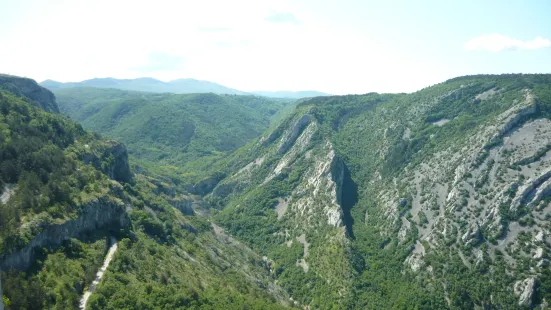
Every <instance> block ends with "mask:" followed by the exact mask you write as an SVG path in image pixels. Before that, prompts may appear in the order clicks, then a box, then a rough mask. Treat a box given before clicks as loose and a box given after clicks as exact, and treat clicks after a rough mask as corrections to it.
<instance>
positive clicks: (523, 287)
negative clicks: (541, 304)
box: [514, 278, 536, 307]
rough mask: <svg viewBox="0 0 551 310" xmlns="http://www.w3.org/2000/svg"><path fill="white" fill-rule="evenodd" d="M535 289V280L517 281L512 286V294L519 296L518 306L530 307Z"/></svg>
mask: <svg viewBox="0 0 551 310" xmlns="http://www.w3.org/2000/svg"><path fill="white" fill-rule="evenodd" d="M535 288H536V279H534V278H528V279H525V280H524V281H517V282H515V285H514V292H515V295H516V296H519V299H518V304H519V306H526V307H530V306H531V305H532V296H533V295H534V290H535Z"/></svg>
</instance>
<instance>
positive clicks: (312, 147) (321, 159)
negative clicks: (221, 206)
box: [210, 111, 351, 294]
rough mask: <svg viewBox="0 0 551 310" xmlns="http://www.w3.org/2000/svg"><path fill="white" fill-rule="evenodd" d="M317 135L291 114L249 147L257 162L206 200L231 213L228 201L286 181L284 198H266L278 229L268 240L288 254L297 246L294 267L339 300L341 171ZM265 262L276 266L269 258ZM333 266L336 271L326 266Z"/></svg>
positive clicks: (344, 279)
mask: <svg viewBox="0 0 551 310" xmlns="http://www.w3.org/2000/svg"><path fill="white" fill-rule="evenodd" d="M319 130H320V125H319V123H318V122H317V121H316V119H315V118H314V117H313V116H312V115H310V114H308V112H307V111H304V112H302V113H297V114H296V115H295V116H294V117H293V118H292V119H291V120H290V121H288V122H287V123H285V124H284V125H282V126H281V127H280V128H276V129H275V130H274V131H273V132H272V133H269V134H268V135H267V136H266V137H261V138H260V139H259V141H258V142H257V144H256V146H255V148H257V151H256V152H255V156H257V158H254V159H252V160H251V161H250V162H243V164H242V167H240V168H239V169H238V171H236V173H234V174H233V175H230V176H229V177H227V178H226V179H224V180H222V181H221V182H220V183H219V184H218V185H217V186H216V187H215V188H214V190H213V192H212V193H211V195H210V199H211V200H216V199H224V200H228V201H230V202H229V205H230V208H231V206H232V201H233V200H232V199H234V198H237V197H248V196H249V195H253V193H254V192H255V191H258V190H259V189H267V190H268V189H269V188H277V186H278V185H277V184H281V182H285V180H288V179H289V178H292V179H293V180H294V181H293V182H292V186H291V187H290V188H289V189H288V192H281V193H279V194H276V195H273V194H272V195H273V196H272V197H271V199H273V200H274V201H277V202H274V205H273V209H272V210H270V212H273V213H275V214H277V217H274V221H276V222H277V223H274V225H277V226H278V227H280V229H279V230H278V231H277V232H275V233H274V234H277V235H278V236H280V238H281V239H282V249H288V250H287V251H291V248H292V247H293V244H297V245H301V246H302V247H303V248H304V250H303V254H302V256H300V257H296V266H298V267H300V268H301V269H302V270H303V272H304V273H308V274H310V273H312V274H315V275H316V276H319V277H320V278H321V279H323V281H328V282H330V283H331V289H332V290H334V292H335V294H342V293H343V292H344V291H345V290H346V289H345V288H346V286H347V285H348V282H349V280H350V276H351V275H350V272H351V271H350V269H349V266H348V265H347V263H346V262H343V260H342V257H343V256H344V255H345V254H344V251H346V249H347V247H348V241H347V238H346V227H345V219H344V211H343V206H342V201H343V197H342V193H343V184H344V182H343V179H344V169H345V166H344V163H343V161H342V160H341V159H340V158H339V157H338V156H337V155H336V153H335V150H334V146H333V144H332V142H331V141H330V140H328V139H325V138H322V136H321V135H320V132H319ZM268 191H270V190H268ZM272 193H273V192H272ZM266 198H267V197H266ZM238 201H241V200H238ZM236 207H237V208H241V207H245V208H247V207H248V206H247V204H246V203H245V205H243V204H240V205H237V206H236ZM250 207H254V206H252V205H251V206H250ZM236 212H237V211H236ZM267 259H268V260H272V259H275V262H274V263H275V264H277V263H279V262H278V261H277V258H274V257H271V256H270V255H268V256H267ZM337 261H338V262H341V263H342V265H340V263H337V264H339V266H338V267H335V266H330V265H331V264H332V263H331V262H333V263H334V262H337Z"/></svg>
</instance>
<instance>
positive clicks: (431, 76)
mask: <svg viewBox="0 0 551 310" xmlns="http://www.w3.org/2000/svg"><path fill="white" fill-rule="evenodd" d="M550 12H551V1H547V0H540V1H537V0H534V1H531V0H524V1H516V0H499V1H494V0H486V1H475V0H461V1H423V0H417V1H392V0H384V1H383V0H381V1H370V0H358V1H348V0H339V1H336V0H335V1H330V0H326V1H320V0H304V1H302V0H296V1H285V0H279V1H261V0H232V1H227V0H226V1H224V0H201V1H199V0H193V1H188V0H180V1H166V0H155V1H139V0H133V1H124V0H109V1H105V0H92V1H85V0H69V1H63V0H48V1H43V0H0V72H1V73H7V74H13V75H19V76H26V77H29V78H33V79H35V80H37V81H43V80H45V79H52V80H56V81H61V82H70V81H81V80H85V79H90V78H95V77H114V78H137V77H153V78H157V79H160V80H163V81H168V80H172V79H180V78H194V79H199V80H208V81H212V82H216V83H219V84H222V85H224V86H227V87H231V88H235V89H239V90H243V91H260V90H264V91H277V90H291V91H298V90H318V91H322V92H327V93H331V94H362V93H368V92H380V93H385V92H413V91H416V90H419V89H422V88H424V87H427V86H430V85H433V84H436V83H440V82H443V81H445V80H446V79H449V78H453V77H457V76H462V75H470V74H499V73H551V19H550V18H549V13H550Z"/></svg>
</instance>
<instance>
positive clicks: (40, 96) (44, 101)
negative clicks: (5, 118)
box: [0, 74, 59, 113]
mask: <svg viewBox="0 0 551 310" xmlns="http://www.w3.org/2000/svg"><path fill="white" fill-rule="evenodd" d="M0 89H4V90H6V91H8V92H10V93H13V94H14V95H16V96H18V97H23V98H26V99H27V100H29V101H30V103H32V104H33V105H35V106H37V107H39V108H42V109H43V110H44V111H47V112H52V113H59V108H58V106H57V103H56V101H55V96H54V94H53V93H52V92H51V91H49V90H47V89H46V88H44V87H42V86H40V85H38V84H37V83H36V82H35V81H34V80H31V79H27V78H22V77H17V76H11V75H5V74H0Z"/></svg>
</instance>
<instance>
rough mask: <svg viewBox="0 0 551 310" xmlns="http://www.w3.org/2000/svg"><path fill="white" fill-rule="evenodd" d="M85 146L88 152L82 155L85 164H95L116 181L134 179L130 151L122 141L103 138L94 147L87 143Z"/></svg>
mask: <svg viewBox="0 0 551 310" xmlns="http://www.w3.org/2000/svg"><path fill="white" fill-rule="evenodd" d="M85 148H86V152H85V153H84V154H83V156H82V160H83V161H84V163H85V164H91V165H93V166H94V167H95V168H96V169H98V170H100V171H102V172H103V173H105V174H107V175H108V176H109V178H111V179H112V180H115V181H119V182H129V181H130V180H131V179H132V173H131V172H130V166H129V164H128V152H127V150H126V147H124V145H123V144H122V143H120V142H118V141H115V140H103V141H100V143H98V144H97V145H94V146H92V147H91V146H88V145H86V146H85Z"/></svg>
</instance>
